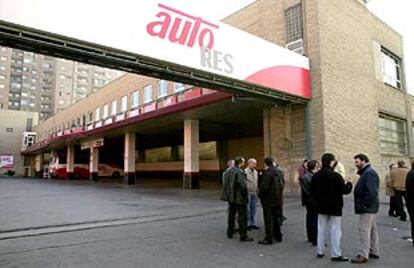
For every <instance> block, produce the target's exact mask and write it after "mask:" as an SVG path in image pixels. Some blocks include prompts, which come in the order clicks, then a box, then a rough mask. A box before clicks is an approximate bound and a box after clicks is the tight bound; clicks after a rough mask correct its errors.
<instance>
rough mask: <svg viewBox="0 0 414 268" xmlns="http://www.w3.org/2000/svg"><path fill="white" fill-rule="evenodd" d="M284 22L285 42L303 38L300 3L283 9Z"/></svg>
mask: <svg viewBox="0 0 414 268" xmlns="http://www.w3.org/2000/svg"><path fill="white" fill-rule="evenodd" d="M285 23H286V42H287V43H290V42H293V41H296V40H298V39H302V38H303V22H302V4H300V3H299V4H297V5H294V6H291V7H289V8H287V9H286V10H285Z"/></svg>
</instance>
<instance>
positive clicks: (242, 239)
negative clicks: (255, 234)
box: [240, 236, 254, 242]
mask: <svg viewBox="0 0 414 268" xmlns="http://www.w3.org/2000/svg"><path fill="white" fill-rule="evenodd" d="M240 241H242V242H252V241H254V239H253V238H251V237H248V236H246V237H241V238H240Z"/></svg>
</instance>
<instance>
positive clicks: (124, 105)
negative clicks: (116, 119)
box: [121, 96, 128, 112]
mask: <svg viewBox="0 0 414 268" xmlns="http://www.w3.org/2000/svg"><path fill="white" fill-rule="evenodd" d="M127 109H128V97H127V96H123V97H122V98H121V112H125V111H126V110H127Z"/></svg>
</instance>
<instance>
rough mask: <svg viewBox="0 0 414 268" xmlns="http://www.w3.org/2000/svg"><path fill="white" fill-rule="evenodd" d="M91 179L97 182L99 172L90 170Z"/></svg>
mask: <svg viewBox="0 0 414 268" xmlns="http://www.w3.org/2000/svg"><path fill="white" fill-rule="evenodd" d="M89 180H91V181H94V182H97V181H98V172H90V173H89Z"/></svg>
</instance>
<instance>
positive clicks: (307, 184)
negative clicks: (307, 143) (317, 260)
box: [301, 160, 318, 246]
mask: <svg viewBox="0 0 414 268" xmlns="http://www.w3.org/2000/svg"><path fill="white" fill-rule="evenodd" d="M307 169H308V170H307V172H306V174H305V175H304V176H303V181H302V184H301V187H302V195H303V196H304V200H303V201H304V202H305V206H306V234H307V237H308V241H309V242H310V243H312V245H313V246H316V245H317V235H318V214H317V213H316V205H315V201H314V198H313V197H312V195H311V191H312V177H313V174H315V173H316V172H318V162H317V161H316V160H310V161H309V162H308V164H307Z"/></svg>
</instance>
